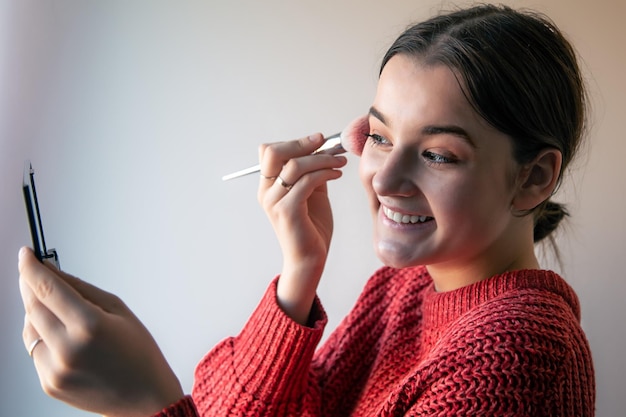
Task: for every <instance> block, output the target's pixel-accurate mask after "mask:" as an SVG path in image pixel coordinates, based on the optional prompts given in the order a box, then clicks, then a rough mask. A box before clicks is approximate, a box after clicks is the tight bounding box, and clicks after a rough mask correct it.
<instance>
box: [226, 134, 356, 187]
mask: <svg viewBox="0 0 626 417" xmlns="http://www.w3.org/2000/svg"><path fill="white" fill-rule="evenodd" d="M345 151H346V150H345V149H344V148H343V146H341V133H336V134H334V135H332V136H329V137H327V138H326V141H325V142H324V144H323V145H322V146H320V147H319V148H317V150H316V151H315V152H313V153H314V154H315V153H322V152H323V153H328V154H331V155H338V154H340V153H344V152H345ZM260 170H261V166H260V165H258V164H257V165H254V166H251V167H249V168H246V169H242V170H240V171H236V172H233V173H232V174H228V175H224V176H223V177H222V181H228V180H232V179H234V178H239V177H243V176H244V175H249V174H254V173H255V172H259V171H260Z"/></svg>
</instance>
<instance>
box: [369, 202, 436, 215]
mask: <svg viewBox="0 0 626 417" xmlns="http://www.w3.org/2000/svg"><path fill="white" fill-rule="evenodd" d="M380 204H381V206H382V207H383V209H388V210H391V211H393V212H395V213H400V214H402V215H408V216H426V217H432V216H429V215H428V214H426V212H424V211H418V210H407V209H403V208H399V207H395V206H390V205H387V204H385V203H382V202H381V203H380Z"/></svg>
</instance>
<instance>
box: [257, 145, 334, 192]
mask: <svg viewBox="0 0 626 417" xmlns="http://www.w3.org/2000/svg"><path fill="white" fill-rule="evenodd" d="M323 141H324V138H323V136H322V135H321V134H319V133H318V134H314V135H309V136H307V137H304V138H300V139H297V140H292V141H288V142H275V143H264V144H262V145H260V146H259V168H260V174H261V186H260V187H261V189H268V188H270V187H271V186H272V184H273V183H274V181H273V180H275V179H276V177H278V176H279V175H280V172H281V171H282V169H283V166H284V165H285V164H286V163H287V162H288V161H289V160H290V159H292V158H297V157H301V156H305V155H310V154H311V153H313V152H314V151H315V150H316V149H317V148H319V147H320V146H321V145H322V143H323ZM268 180H269V181H268Z"/></svg>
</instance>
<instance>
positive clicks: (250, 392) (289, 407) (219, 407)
mask: <svg viewBox="0 0 626 417" xmlns="http://www.w3.org/2000/svg"><path fill="white" fill-rule="evenodd" d="M277 281H278V279H275V280H274V281H273V282H272V284H271V285H270V286H269V288H268V290H267V291H266V293H265V295H264V296H263V298H262V300H261V302H260V303H259V305H258V307H257V308H256V310H255V311H254V312H253V314H252V316H251V317H250V319H249V320H248V322H247V323H246V325H245V326H244V328H243V330H242V331H241V333H240V334H239V335H238V336H237V337H234V338H228V339H226V340H224V341H223V342H221V343H220V344H218V345H217V346H216V347H215V348H214V349H213V350H212V351H211V352H209V353H208V354H207V355H206V356H205V357H204V358H203V359H202V361H201V362H200V363H199V364H198V366H197V368H196V372H195V381H194V387H193V391H192V396H193V399H194V402H195V403H196V407H197V408H198V411H199V413H200V415H202V416H217V415H220V416H227V415H294V416H295V415H303V414H305V411H306V414H310V413H309V412H310V411H311V410H314V409H316V408H319V392H318V391H319V389H318V388H317V387H318V383H317V382H316V380H315V376H314V374H313V373H312V372H311V371H310V368H311V361H312V358H313V355H314V352H315V349H316V347H317V344H318V343H319V341H320V339H321V337H322V333H323V330H324V327H325V325H326V322H327V318H326V314H325V312H324V310H323V308H322V306H321V304H320V302H319V300H318V299H316V300H315V303H314V306H313V309H312V312H311V317H310V319H309V323H310V324H311V326H310V327H308V326H302V325H299V324H298V323H296V322H294V321H293V320H292V319H291V318H289V317H288V316H287V315H286V314H285V313H284V312H283V311H282V310H281V308H280V307H279V306H278V303H277V301H276V285H277Z"/></svg>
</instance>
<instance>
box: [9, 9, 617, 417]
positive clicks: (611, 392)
mask: <svg viewBox="0 0 626 417" xmlns="http://www.w3.org/2000/svg"><path fill="white" fill-rule="evenodd" d="M506 3H508V4H513V5H515V6H522V5H523V6H530V7H533V8H535V9H538V10H540V11H543V12H546V13H547V14H548V15H550V16H551V17H552V18H553V19H554V20H555V21H556V22H557V24H559V26H560V27H561V28H562V29H563V30H564V31H565V32H566V33H568V34H569V36H570V38H571V39H572V40H573V42H574V43H575V44H576V46H577V48H578V50H579V52H580V54H581V56H582V58H583V60H584V66H585V70H586V72H587V77H588V79H589V87H590V91H591V95H592V101H593V105H594V106H595V110H594V114H593V126H592V131H591V145H590V147H589V151H588V154H587V156H586V157H585V158H583V159H581V160H580V161H579V164H578V166H577V167H576V168H575V170H574V171H573V173H572V175H571V178H569V179H568V181H567V184H569V185H568V186H567V187H565V188H564V189H563V192H562V193H561V198H562V200H565V201H567V202H569V203H570V207H571V209H572V212H573V218H572V220H571V222H570V224H569V227H568V229H567V233H566V234H564V235H562V236H561V238H560V239H559V240H560V242H561V248H562V251H563V260H564V269H565V270H564V271H563V273H564V275H565V276H566V278H567V279H568V280H569V282H570V283H571V284H572V285H573V286H574V288H575V289H576V290H577V292H578V294H579V296H580V299H581V303H582V309H583V325H584V327H585V330H586V332H587V335H588V337H589V339H590V343H591V347H592V350H593V354H594V360H595V366H596V372H597V388H598V401H597V409H598V415H599V416H617V415H622V413H623V410H624V409H626V396H625V395H624V393H625V392H624V388H623V387H624V386H626V360H625V359H624V354H623V352H624V350H625V349H626V330H625V329H626V327H625V326H624V322H623V321H624V318H625V317H626V303H624V302H623V300H622V299H623V295H624V294H625V293H626V284H625V281H626V280H625V279H624V274H623V272H622V270H623V265H622V264H621V262H622V261H623V258H624V257H623V254H624V248H625V247H626V227H625V220H624V217H625V215H624V213H625V212H626V195H625V193H624V180H625V179H626V168H624V163H623V157H624V155H626V142H625V141H624V133H623V132H624V129H623V118H624V108H626V100H625V99H624V96H625V95H626V83H625V82H624V79H623V72H624V67H625V66H626V54H625V53H624V51H625V48H624V44H623V40H624V30H623V22H622V17H623V16H624V15H625V14H626V6H625V3H624V2H614V1H611V0H602V1H595V2H587V1H584V0H575V1H572V0H545V1H538V0H537V1H534V2H533V1H508V2H506ZM0 5H1V6H0V42H1V43H0V56H1V59H0V92H1V94H0V100H1V101H0V196H1V197H0V236H1V239H0V277H1V279H0V329H1V333H0V334H1V339H0V340H1V341H0V349H1V351H0V352H1V356H0V358H1V359H0V360H1V361H2V368H1V371H0V415H1V416H48V417H53V416H70V417H71V416H82V415H85V413H83V412H80V411H74V410H72V409H70V408H68V407H67V406H65V405H64V404H61V403H59V402H57V401H55V400H52V399H49V398H48V397H46V396H45V394H43V393H42V391H41V390H40V388H39V384H38V380H37V377H36V373H35V371H34V368H33V366H32V363H31V359H30V358H29V357H28V355H27V354H26V352H25V349H24V347H23V344H22V339H21V329H22V323H23V309H22V306H21V301H20V297H19V291H18V288H17V271H16V262H17V250H18V248H19V247H20V246H22V245H25V244H30V243H29V234H28V229H27V224H26V217H25V214H24V206H23V203H22V196H21V189H20V183H21V175H22V167H23V161H24V159H26V158H30V159H31V160H32V162H33V164H34V166H35V169H36V179H37V185H38V192H39V200H40V206H41V209H42V211H43V221H44V224H45V231H46V237H47V240H48V244H49V246H54V247H56V248H57V249H58V250H59V252H60V256H61V263H62V267H63V268H64V269H65V270H66V271H69V272H71V273H73V274H75V275H78V276H81V277H83V278H84V279H86V280H88V281H90V282H92V283H94V284H96V285H98V286H100V287H103V288H105V289H107V290H109V291H112V292H114V293H116V294H118V295H120V296H121V297H122V298H123V299H124V300H126V302H127V303H128V304H129V306H131V308H132V309H133V310H134V311H135V312H136V313H137V315H138V316H139V317H141V318H142V320H143V321H144V323H145V324H146V325H147V326H148V328H149V329H150V330H151V331H152V332H153V334H154V336H155V338H156V339H157V341H158V342H159V343H160V345H161V347H162V349H163V351H164V353H165V354H166V356H167V357H168V358H169V360H170V362H171V364H172V366H173V368H174V369H175V371H176V372H177V374H178V375H179V377H180V379H181V381H182V383H183V385H184V387H185V389H186V390H187V391H189V389H190V387H191V383H192V378H193V369H194V366H195V363H196V362H197V361H198V360H199V359H200V358H201V356H202V355H203V354H204V353H205V352H206V351H207V350H208V349H209V348H210V347H211V346H212V345H214V344H215V343H217V342H218V341H219V340H220V339H222V338H224V337H226V336H228V335H231V334H235V333H236V332H237V331H238V330H239V328H240V327H241V326H242V324H243V323H244V322H245V320H246V318H247V316H248V315H249V313H250V312H251V310H252V309H253V308H254V306H255V305H256V303H257V301H258V299H259V297H260V295H261V294H262V292H263V291H264V289H265V287H266V285H267V283H268V282H269V280H270V279H271V278H272V277H273V276H274V275H275V274H276V273H277V272H278V270H279V267H280V255H279V252H278V247H277V245H276V243H275V239H274V236H273V233H272V231H271V229H270V227H269V225H268V223H267V222H266V220H265V216H264V214H263V212H262V211H261V209H260V208H259V207H258V206H257V203H256V196H255V194H256V185H257V177H256V176H252V177H248V178H242V179H239V180H234V181H232V182H228V183H223V182H221V180H220V178H221V176H222V175H223V174H226V173H228V172H230V171H233V170H237V169H239V168H243V167H245V166H247V165H249V164H254V163H256V150H257V144H258V143H260V142H263V141H271V140H284V139H290V138H294V137H298V136H302V135H306V134H309V133H312V132H316V131H322V132H324V133H327V134H330V133H334V132H335V131H338V130H340V129H341V128H342V127H343V126H344V125H345V123H347V122H348V121H349V120H351V119H352V118H353V117H355V116H357V115H359V114H360V113H362V112H364V111H365V110H366V109H367V108H368V106H369V104H370V102H371V100H372V98H373V94H374V89H375V85H376V78H377V75H376V74H377V69H378V65H379V62H380V59H381V58H382V55H383V53H384V51H385V49H386V48H387V47H388V46H389V45H390V43H391V42H392V41H393V39H394V38H395V37H396V36H397V35H398V34H399V33H400V32H401V30H402V29H403V28H404V27H405V26H406V25H408V24H409V23H411V22H413V21H416V20H420V19H422V18H425V17H428V16H430V15H431V14H433V13H435V12H436V11H437V10H438V9H439V8H440V3H438V2H436V1H409V0H394V1H385V2H381V1H372V0H367V1H364V0H350V1H332V0H315V1H313V0H303V1H297V2H290V1H280V0H266V1H263V2H258V1H254V0H245V1H237V2H230V1H227V0H220V1H214V0H211V1H169V2H167V1H99V2H98V1H84V0H56V1H53V0H49V1H34V0H13V1H11V0H0ZM357 163H358V160H357V158H355V157H352V158H351V161H350V163H349V165H348V167H347V168H346V169H345V174H344V178H343V179H341V180H340V181H338V182H336V183H333V184H332V185H331V187H330V193H331V198H332V202H333V206H334V209H335V216H336V223H337V226H336V233H335V239H334V243H333V245H334V246H333V249H332V254H331V257H330V260H329V263H328V267H327V272H326V275H325V278H324V280H323V282H322V284H321V288H320V291H319V292H320V296H321V297H322V299H323V301H324V303H325V306H326V308H327V310H328V312H329V314H330V318H331V321H330V325H329V328H328V330H329V331H330V330H331V329H332V328H333V327H334V326H335V325H336V324H337V323H338V321H339V320H340V319H341V317H342V316H343V315H344V314H345V313H346V312H347V311H348V310H349V308H350V306H351V305H352V303H353V302H354V300H355V298H356V296H357V295H358V292H359V290H360V288H361V286H362V285H363V283H364V282H365V280H366V279H367V277H368V276H369V274H370V273H371V272H372V271H373V270H374V268H376V267H377V266H378V261H377V260H376V259H375V258H374V256H373V251H372V249H371V245H370V237H369V235H370V218H369V213H368V212H367V210H366V207H365V204H364V196H363V194H362V191H361V187H360V183H359V181H358V178H357V174H356V169H357ZM550 264H551V263H550V262H548V266H550Z"/></svg>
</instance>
